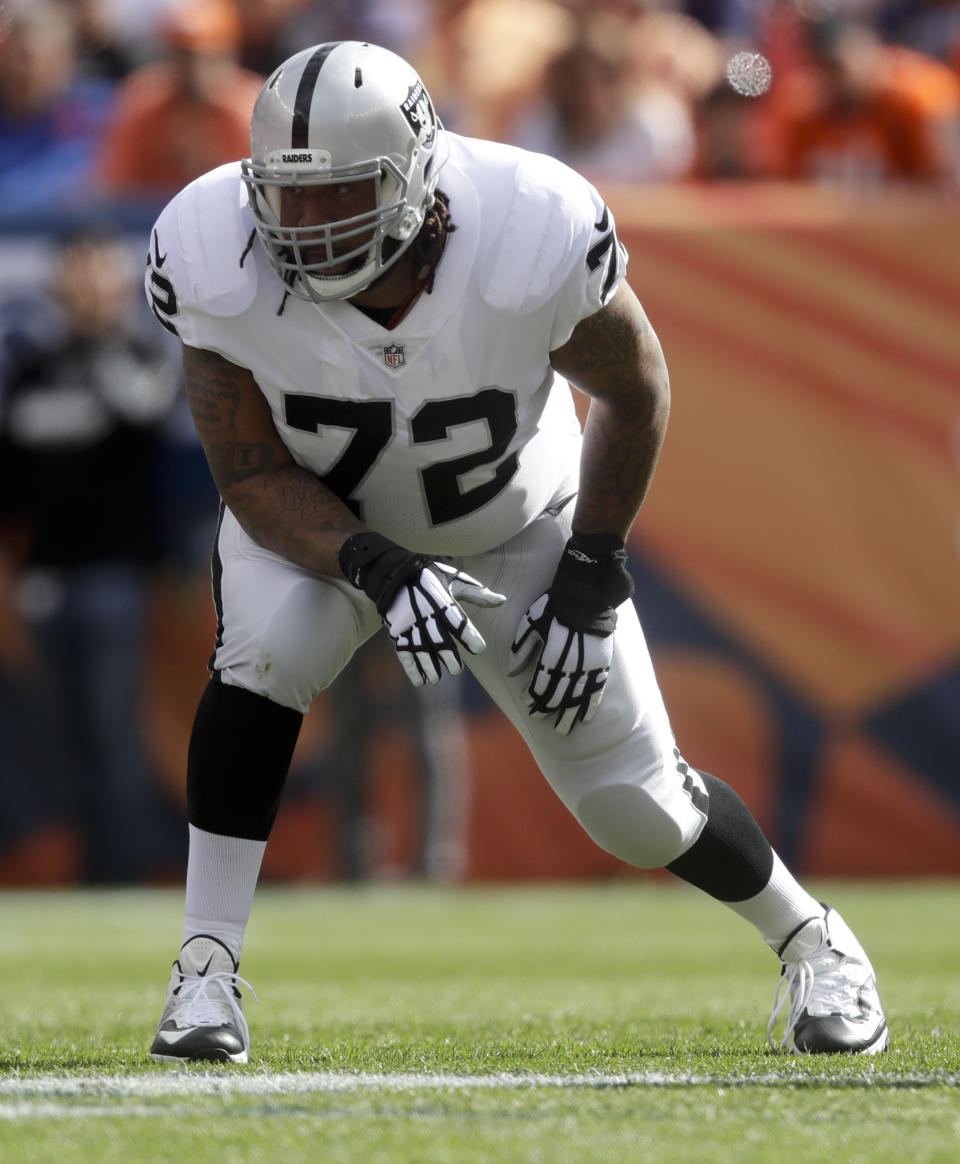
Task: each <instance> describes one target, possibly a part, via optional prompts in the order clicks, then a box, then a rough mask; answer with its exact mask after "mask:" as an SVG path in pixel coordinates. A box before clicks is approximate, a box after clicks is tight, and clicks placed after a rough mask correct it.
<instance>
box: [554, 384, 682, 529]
mask: <svg viewBox="0 0 960 1164" xmlns="http://www.w3.org/2000/svg"><path fill="white" fill-rule="evenodd" d="M669 413H670V392H669V387H668V383H667V378H666V374H665V372H664V375H663V376H662V377H658V378H657V379H656V380H655V381H654V382H653V383H652V384H651V385H650V386H649V389H648V390H647V391H645V392H644V393H643V394H642V395H639V396H637V397H635V398H631V400H630V401H626V402H625V401H624V400H617V401H608V400H592V401H591V402H590V411H589V413H588V414H587V422H586V425H585V426H584V441H583V454H582V457H581V466H580V491H579V494H578V495H577V504H576V508H575V510H574V513H573V528H574V529H575V530H576V531H577V532H578V533H584V534H586V533H615V534H618V535H619V536H620V537H622V538H624V539H626V536H627V533H628V532H629V530H630V527H631V525H632V524H633V522H634V519H635V518H636V516H637V513H638V511H639V509H640V506H641V505H642V504H643V500H644V498H645V497H646V495H647V490H648V489H649V487H650V482H651V481H652V480H653V474H654V470H655V468H656V464H657V459H658V457H659V455H660V449H661V447H662V445H663V440H664V436H665V435H666V429H667V418H668V416H669Z"/></svg>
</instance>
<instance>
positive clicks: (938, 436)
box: [0, 186, 960, 883]
mask: <svg viewBox="0 0 960 1164" xmlns="http://www.w3.org/2000/svg"><path fill="white" fill-rule="evenodd" d="M605 192H606V193H607V195H608V197H609V201H610V203H611V206H612V208H613V210H614V212H615V214H616V216H617V220H618V223H619V227H620V233H621V235H622V237H623V239H624V241H625V243H626V244H627V247H628V249H629V250H630V253H631V263H630V281H631V284H632V286H633V287H634V289H635V290H636V292H637V294H638V295H639V297H640V299H641V301H642V302H643V303H644V305H645V307H646V309H647V312H648V314H649V316H650V319H651V321H652V323H653V325H654V327H655V328H656V329H657V331H658V333H659V335H660V337H661V340H662V342H663V345H664V348H665V351H666V354H667V359H668V363H669V365H670V369H671V381H672V387H673V412H672V417H671V424H670V430H669V434H668V439H667V444H666V448H665V451H664V454H663V456H662V459H661V462H660V466H659V469H658V472H657V476H656V479H655V482H654V485H653V488H652V490H651V493H650V496H649V499H648V502H647V504H646V506H645V508H644V511H643V513H642V514H641V517H640V519H639V521H638V523H637V525H636V527H635V531H634V534H633V537H632V541H631V545H630V549H631V555H632V566H633V569H634V573H635V576H636V578H637V582H638V586H637V598H636V600H637V603H638V606H639V609H640V613H641V617H642V619H643V621H644V625H645V627H646V630H647V634H648V638H649V640H650V643H651V648H652V651H653V654H654V659H655V662H656V665H657V668H658V671H659V674H660V677H661V681H662V686H663V690H664V694H665V697H666V700H667V705H668V708H669V710H670V712H671V715H672V718H673V722H674V726H675V729H676V732H677V735H678V740H679V743H680V747H681V748H682V750H683V751H684V753H685V755H686V758H687V759H688V760H689V761H690V762H691V763H693V764H695V765H696V766H699V767H703V768H706V769H708V770H710V771H713V772H715V773H716V774H717V775H719V776H722V777H723V778H724V779H726V780H727V781H729V782H730V783H731V784H733V785H734V786H735V787H736V788H737V789H738V790H739V791H740V792H741V794H742V795H743V796H744V797H745V798H746V799H747V800H748V802H749V803H750V804H751V805H752V807H753V808H754V810H755V811H756V813H757V815H758V816H759V818H760V820H761V821H762V823H763V824H764V826H765V827H766V829H767V830H768V832H769V834H770V836H771V838H772V839H773V841H774V843H775V844H776V846H777V847H778V849H779V850H780V852H781V853H782V854H783V855H784V856H785V858H786V859H787V860H788V861H789V862H791V863H792V864H793V865H794V866H795V867H797V868H798V869H800V870H802V871H803V872H804V873H805V874H808V875H824V876H826V875H831V876H832V875H858V876H859V875H883V876H903V875H912V876H924V875H931V876H936V875H955V874H957V873H960V585H958V582H960V569H958V549H960V488H958V486H960V266H958V263H957V255H958V254H960V210H958V208H957V205H956V203H953V204H952V205H951V204H947V203H943V202H941V201H938V200H936V199H927V198H917V197H908V196H906V195H898V194H895V193H886V194H883V195H880V194H878V195H876V197H875V198H866V199H865V198H863V197H861V198H859V199H858V200H856V201H854V200H851V199H847V198H845V197H843V196H841V195H834V194H830V193H827V192H823V191H809V190H803V189H798V188H795V187H790V188H786V187H785V188H782V189H780V188H772V189H771V188H769V187H749V188H743V187H731V188H729V189H727V188H724V187H722V186H711V187H696V186H685V187H682V188H678V189H673V188H651V189H650V190H649V191H640V192H637V191H636V190H632V191H626V190H614V189H608V190H607V191H605ZM7 241H8V240H6V239H4V238H0V268H2V266H3V248H4V246H5V245H6V244H7ZM8 269H9V268H8ZM194 599H195V600H194V601H190V602H186V603H185V600H184V592H183V589H182V587H170V586H166V587H164V586H160V587H158V598H157V608H156V612H155V625H154V629H153V637H154V658H155V666H154V668H153V671H152V675H151V677H150V682H149V685H148V690H147V693H146V712H147V718H148V724H149V730H150V732H151V746H152V750H153V754H154V757H155V761H156V764H157V769H158V779H159V780H160V781H161V782H162V784H163V785H164V786H165V788H166V789H167V791H168V792H169V794H170V796H171V798H173V799H174V800H177V799H179V798H182V784H183V772H182V765H183V756H184V755H185V751H186V738H187V734H188V732H189V723H190V718H191V716H192V712H193V706H194V705H195V701H196V697H197V695H198V694H199V691H200V690H201V689H202V686H203V683H204V681H205V675H204V670H203V668H204V663H205V660H206V658H207V657H208V654H209V647H210V642H211V636H212V633H213V627H212V613H211V611H210V610H209V599H208V595H207V587H206V585H205V582H203V581H201V582H199V583H198V585H197V588H196V591H195V595H194ZM464 694H465V704H466V710H467V719H466V742H467V752H468V756H469V774H468V776H467V778H466V785H467V786H466V787H465V788H463V789H461V793H460V795H459V796H458V798H457V802H458V804H459V806H460V808H459V811H460V817H459V822H458V823H457V825H456V829H457V830H459V831H458V837H457V838H455V840H456V843H457V844H459V845H460V848H461V853H460V857H459V859H458V861H455V862H454V866H455V868H456V874H455V875H456V876H462V877H464V878H466V879H477V880H481V879H484V880H485V879H514V878H566V877H583V876H612V875H620V874H627V873H628V872H629V871H628V870H626V869H625V868H624V867H622V866H621V865H619V864H618V863H617V862H616V861H614V860H613V859H612V858H609V857H608V856H607V855H605V854H604V853H601V852H600V851H599V850H597V849H596V848H595V847H594V846H593V845H592V843H591V842H590V841H589V840H587V839H586V837H585V836H584V835H583V834H582V833H581V832H580V830H579V829H578V827H577V826H576V825H575V824H574V822H573V821H572V820H571V819H570V818H569V817H568V816H567V814H566V813H565V811H564V810H563V809H562V807H561V806H560V805H559V803H558V802H557V801H556V800H555V799H554V798H553V796H552V794H551V793H550V792H549V790H548V789H547V788H546V786H545V784H544V782H543V781H542V780H541V778H540V777H539V775H538V773H537V772H536V770H535V768H534V767H533V765H532V763H531V761H530V760H529V758H528V757H527V755H526V753H525V752H524V750H523V748H522V746H521V744H520V743H519V741H518V740H517V739H516V738H515V737H514V735H513V733H512V730H511V729H510V728H509V727H508V726H507V725H506V724H505V722H504V721H503V720H502V719H501V718H500V717H499V714H498V713H497V712H496V711H495V710H493V709H492V708H491V707H490V705H489V704H488V703H487V702H486V700H485V697H483V695H482V693H481V692H479V690H477V689H476V687H475V685H474V684H472V682H471V681H470V680H466V681H465V686H464ZM331 732H332V725H331V723H330V708H329V704H327V703H325V701H324V699H321V700H319V701H318V705H317V707H316V708H315V710H314V711H313V712H311V715H310V716H309V717H308V720H307V725H306V729H305V733H304V738H303V740H302V742H301V747H300V750H299V752H298V755H299V756H301V757H307V760H306V762H305V763H302V764H301V765H300V769H304V770H311V771H313V773H314V776H313V777H305V776H302V775H298V772H299V771H300V769H297V770H295V773H294V777H293V778H292V780H291V784H290V786H289V789H288V796H287V799H286V802H285V805H284V807H283V809H282V810H281V813H280V817H279V819H278V822H277V828H276V832H275V835H274V840H273V843H272V844H271V846H270V847H269V848H268V852H267V858H266V861H265V866H264V872H265V876H267V877H273V878H306V879H311V878H320V879H324V878H330V877H335V876H337V873H338V871H337V867H336V861H335V858H334V856H333V854H334V853H335V852H336V849H337V845H336V843H335V842H336V835H335V834H336V829H337V827H338V825H337V821H336V816H335V813H334V810H333V808H332V806H331V805H330V803H329V802H328V800H329V798H328V797H327V796H326V795H325V786H324V780H323V779H322V778H321V779H317V778H316V775H315V774H316V772H317V770H318V763H319V770H322V769H323V763H324V760H323V757H324V752H325V748H326V747H327V745H328V743H329V739H330V736H331ZM371 746H372V752H371V755H372V757H373V764H372V770H371V774H370V788H369V801H368V804H369V812H370V816H371V821H372V825H373V829H374V833H375V838H376V841H375V843H376V846H377V859H376V862H375V865H376V868H377V869H378V870H380V871H381V873H383V872H384V871H386V875H390V873H391V871H392V872H393V873H395V874H397V875H403V874H404V873H405V872H407V871H409V870H410V869H411V868H412V867H413V866H414V865H415V862H414V860H413V858H412V856H411V853H412V850H413V849H414V848H415V847H416V846H417V844H418V840H417V837H418V833H419V831H420V829H421V825H422V819H421V815H420V810H419V808H418V807H417V804H418V801H417V796H418V789H417V783H418V782H417V778H416V774H415V773H414V772H413V767H414V763H413V758H412V752H411V749H410V747H409V743H408V740H407V738H406V733H405V730H404V726H403V724H402V723H401V722H399V721H398V719H397V717H396V716H395V715H394V716H391V715H389V714H387V715H384V716H382V717H381V722H380V724H379V726H377V727H376V729H375V731H374V732H373V735H372V745H371ZM318 757H319V761H318ZM30 844H31V839H30V838H24V841H23V842H22V843H21V845H20V847H19V848H18V852H17V853H16V854H14V853H0V882H6V883H10V882H11V881H16V880H18V879H26V880H51V879H57V878H60V879H69V876H70V861H69V855H68V854H67V855H65V852H64V849H63V846H64V845H67V846H69V838H66V839H65V838H63V837H62V836H61V835H59V834H58V835H57V837H55V838H53V839H51V837H49V836H48V837H47V838H46V839H45V840H42V839H41V838H36V842H35V844H34V849H33V850H31V849H30ZM37 846H41V847H40V848H38V847H37ZM17 870H20V873H19V874H18V872H17ZM29 870H32V871H33V873H29V872H25V871H29ZM44 870H45V871H46V874H47V875H43V871H44ZM38 871H39V872H40V874H41V875H40V876H37V872H38Z"/></svg>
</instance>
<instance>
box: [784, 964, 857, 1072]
mask: <svg viewBox="0 0 960 1164" xmlns="http://www.w3.org/2000/svg"><path fill="white" fill-rule="evenodd" d="M857 968H858V967H857V964H856V963H855V961H854V960H852V959H847V958H844V957H843V956H842V955H841V954H838V953H837V952H836V951H834V950H826V951H824V953H823V955H822V956H821V957H819V958H815V959H813V960H812V961H808V960H806V959H799V960H798V961H796V962H786V963H784V966H783V973H782V974H781V976H780V981H779V982H778V983H777V993H776V995H775V997H774V1000H773V1012H772V1013H771V1015H770V1018H769V1020H768V1022H767V1042H768V1043H769V1044H770V1046H771V1047H772V1048H773V1050H774V1051H779V1050H789V1049H790V1040H791V1036H792V1035H793V1032H794V1029H795V1027H796V1025H797V1023H798V1022H799V1021H800V1018H801V1017H802V1015H803V1013H804V1011H809V1012H810V1013H811V1014H818V1015H831V1014H840V1015H845V1016H846V1017H848V1018H859V1017H860V1008H859V1005H858V995H857V991H856V990H855V989H854V988H855V987H856V986H857ZM788 1002H789V1003H790V1010H789V1013H788V1014H787V1026H786V1030H785V1032H784V1035H783V1038H782V1040H781V1041H780V1044H779V1046H778V1045H777V1044H776V1042H775V1041H774V1037H773V1029H774V1027H775V1026H776V1023H777V1020H778V1019H779V1017H780V1014H781V1012H782V1011H783V1009H784V1008H785V1007H786V1005H787V1003H788Z"/></svg>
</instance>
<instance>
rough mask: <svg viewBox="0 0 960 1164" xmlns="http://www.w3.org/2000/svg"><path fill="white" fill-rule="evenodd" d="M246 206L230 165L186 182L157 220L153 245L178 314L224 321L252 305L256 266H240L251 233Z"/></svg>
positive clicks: (236, 170) (235, 169) (237, 171)
mask: <svg viewBox="0 0 960 1164" xmlns="http://www.w3.org/2000/svg"><path fill="white" fill-rule="evenodd" d="M246 201H247V199H246V192H245V190H244V186H243V182H242V181H241V179H240V167H239V166H238V165H237V164H236V163H231V164H229V165H226V166H220V167H219V168H218V169H216V170H211V171H210V173H209V174H204V175H203V177H201V178H198V179H197V180H196V181H195V182H191V183H190V185H189V186H187V187H185V188H184V189H183V190H182V191H181V192H180V194H178V195H177V197H176V198H174V199H173V201H172V202H170V204H169V205H168V206H167V208H166V209H165V210H164V212H163V213H162V214H161V216H160V218H159V219H158V221H157V226H156V228H155V229H156V238H155V246H158V247H159V249H160V251H161V252H162V253H163V258H164V259H165V260H166V261H167V264H168V266H169V275H170V278H171V279H172V280H173V283H174V286H175V288H176V293H177V296H178V297H179V301H180V308H181V310H182V311H197V312H200V313H205V314H208V315H215V316H220V317H227V316H232V315H239V314H241V313H242V312H244V311H246V310H247V308H248V307H249V306H250V304H251V303H252V302H253V299H254V296H255V295H256V290H257V265H256V263H255V262H252V261H248V262H244V263H243V265H242V266H241V257H242V256H244V255H245V252H246V251H248V249H249V244H250V242H251V232H252V231H253V219H252V217H251V216H250V215H249V214H248V213H247V212H246ZM167 256H169V259H168V258H167Z"/></svg>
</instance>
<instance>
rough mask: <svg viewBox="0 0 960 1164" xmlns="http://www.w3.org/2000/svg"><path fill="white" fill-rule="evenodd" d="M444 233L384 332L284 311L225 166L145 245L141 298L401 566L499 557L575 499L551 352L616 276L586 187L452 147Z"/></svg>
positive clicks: (331, 315) (606, 221) (619, 265)
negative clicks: (405, 555) (204, 353)
mask: <svg viewBox="0 0 960 1164" xmlns="http://www.w3.org/2000/svg"><path fill="white" fill-rule="evenodd" d="M447 137H448V139H449V142H450V157H449V160H448V161H447V162H446V164H445V166H444V168H443V170H442V171H441V174H440V188H441V189H442V190H443V191H444V192H445V193H446V194H447V195H448V197H449V199H450V214H451V218H452V220H453V222H454V223H455V224H456V227H457V229H456V230H455V231H454V232H453V233H452V234H450V235H449V236H448V237H447V243H446V249H445V251H444V254H443V257H442V259H441V261H440V264H439V266H438V268H437V271H436V279H435V283H434V287H433V291H432V293H431V294H424V295H421V297H420V298H419V300H418V301H417V302H416V304H415V305H414V307H413V308H412V310H411V311H410V312H409V313H408V314H407V316H406V317H405V318H404V319H403V320H402V322H401V323H400V324H399V326H397V327H395V328H394V329H393V330H390V331H388V330H387V329H385V328H384V327H382V326H381V325H380V324H378V323H376V322H374V321H373V320H372V319H370V318H369V317H368V316H366V315H365V314H364V313H363V312H362V311H360V310H359V309H358V308H357V307H355V306H353V305H352V304H351V303H349V302H346V301H334V302H330V303H325V304H323V305H322V306H320V305H317V304H315V303H313V302H309V301H305V300H301V299H299V298H297V297H296V296H293V295H290V294H289V293H288V291H287V288H286V286H285V285H284V283H283V282H282V281H281V279H280V278H279V277H278V275H277V274H276V272H275V271H274V270H273V268H272V267H271V265H270V263H269V261H268V259H267V256H266V253H265V252H264V250H263V248H262V247H261V245H260V243H259V241H258V240H257V239H256V237H255V235H254V223H253V218H252V216H251V214H250V212H249V209H248V207H247V195H246V191H245V188H244V186H243V183H242V182H241V179H240V168H239V164H230V165H227V166H222V167H220V168H219V169H216V170H213V171H211V172H210V173H209V174H206V175H205V176H203V177H202V178H199V179H198V180H197V181H196V182H193V183H191V184H190V185H189V186H187V187H186V188H185V189H184V190H183V191H182V192H181V193H180V194H179V195H177V197H175V198H174V199H173V201H172V202H170V204H169V205H168V206H167V207H166V209H165V210H164V211H163V213H162V214H161V216H160V218H159V219H158V221H157V223H156V226H155V228H154V231H153V235H152V239H151V247H150V261H149V263H148V267H147V274H146V290H147V296H148V299H149V301H150V304H151V306H152V308H153V311H154V313H155V315H156V316H157V318H158V319H159V320H160V322H161V323H162V324H163V325H164V326H165V327H167V328H169V329H170V330H172V331H175V332H176V334H178V335H179V337H180V338H181V340H182V341H183V342H184V343H185V344H188V345H190V346H193V347H198V348H205V349H209V350H210V351H214V352H218V353H219V354H220V355H222V356H224V357H225V358H226V359H228V360H230V361H231V362H232V363H235V364H238V365H241V366H243V367H245V368H248V369H249V370H250V371H251V372H252V374H253V376H254V378H255V379H256V381H257V384H258V385H259V386H260V389H261V391H262V392H263V394H264V396H265V397H266V399H267V401H268V402H269V405H270V409H271V412H272V415H273V420H274V423H275V424H276V427H277V431H278V433H279V434H280V437H281V439H282V440H283V442H284V444H285V445H286V446H287V448H288V449H289V450H290V453H291V455H292V456H293V458H294V460H295V461H296V462H297V463H298V464H299V465H301V466H302V467H303V468H305V469H307V470H309V471H310V472H312V473H315V474H316V475H317V476H318V477H320V478H321V479H322V480H323V481H324V483H325V484H326V485H327V486H328V487H329V488H330V489H331V490H332V491H333V492H334V493H336V494H337V495H338V496H339V497H340V498H341V499H342V500H343V501H345V502H346V503H347V504H349V505H350V506H351V508H352V509H353V510H354V512H355V513H357V515H358V516H359V517H360V519H361V520H362V521H363V522H364V523H366V524H367V525H369V526H370V527H371V528H372V529H375V530H378V531H379V532H380V533H382V534H384V535H385V536H387V537H389V538H392V539H393V540H395V541H397V542H399V543H400V544H401V545H403V546H405V547H407V548H408V549H410V550H413V551H416V552H420V553H426V554H431V555H438V556H439V555H451V556H460V555H468V554H474V553H480V552H483V551H486V550H489V549H491V548H492V547H494V546H497V545H500V544H502V543H503V542H505V541H507V540H508V539H509V538H510V537H512V536H513V535H515V534H516V533H518V532H519V531H520V530H522V529H524V528H525V527H526V526H527V525H528V524H529V523H530V522H531V521H532V520H533V519H534V518H535V517H536V516H537V515H538V514H539V513H541V512H543V510H544V509H546V508H547V507H548V506H549V505H550V504H551V503H552V502H554V501H556V500H557V499H558V498H560V497H561V496H566V495H569V494H570V493H573V492H574V491H575V490H576V482H577V475H578V466H579V456H580V427H579V424H578V422H577V417H576V413H575V410H574V405H573V399H572V397H571V394H570V390H569V386H568V385H567V384H566V382H565V381H564V380H563V379H561V378H560V377H558V376H557V375H556V374H555V373H554V372H553V371H552V369H551V368H550V362H549V357H550V352H551V351H553V350H555V349H556V348H559V347H560V346H562V345H563V344H564V343H565V342H566V341H567V340H568V339H569V337H570V334H571V333H572V331H573V329H574V327H575V326H576V325H577V323H578V322H579V321H580V320H581V319H584V318H585V317H586V316H588V315H592V314H593V313H594V312H596V311H597V310H599V308H600V307H601V306H602V305H603V304H604V303H606V302H607V301H608V300H609V298H610V297H611V295H612V294H613V292H614V290H615V289H616V287H617V286H618V284H619V282H620V280H621V279H622V278H623V276H624V272H625V268H626V253H625V251H624V249H623V247H622V245H621V244H620V242H619V241H618V239H617V237H616V233H615V229H614V223H613V218H612V216H611V215H610V212H609V211H608V209H607V208H606V206H605V205H604V202H603V199H602V198H601V197H600V195H599V194H598V193H597V191H596V190H595V189H594V188H593V187H592V186H591V185H590V184H589V183H588V182H587V181H586V180H585V179H583V178H582V177H580V176H579V175H578V174H576V173H574V171H572V170H570V169H569V168H568V167H566V166H564V165H563V164H562V163H560V162H558V161H555V160H554V159H552V158H548V157H546V156H544V155H540V154H531V153H527V152H525V151H522V150H518V149H516V148H513V147H510V146H505V145H498V144H495V143H491V142H483V141H476V140H472V139H468V138H463V137H459V136H457V135H455V134H447Z"/></svg>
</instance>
